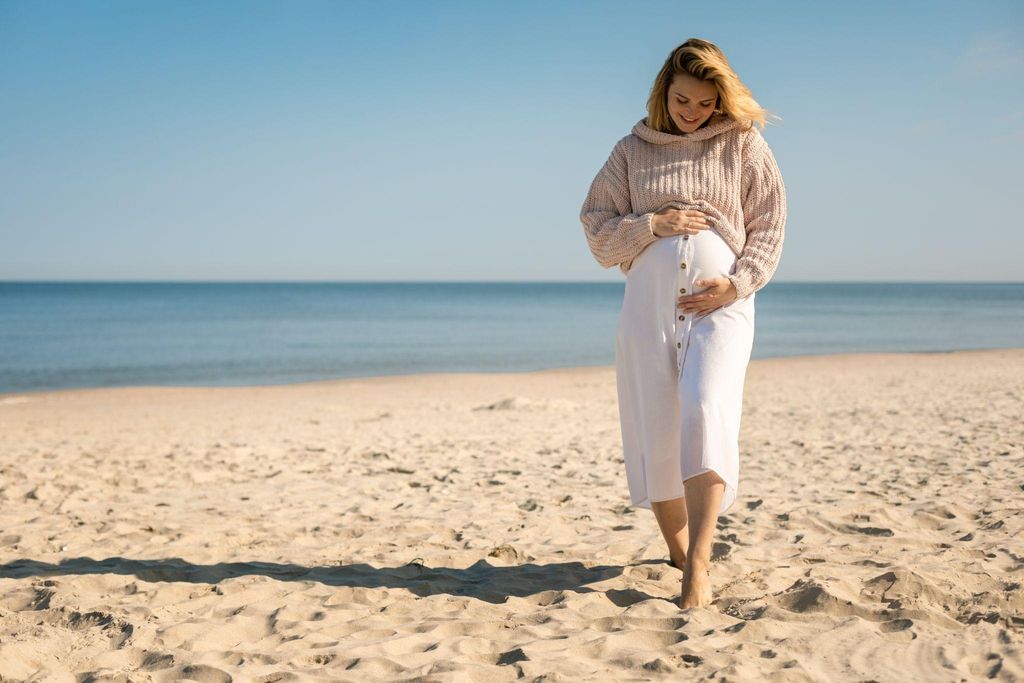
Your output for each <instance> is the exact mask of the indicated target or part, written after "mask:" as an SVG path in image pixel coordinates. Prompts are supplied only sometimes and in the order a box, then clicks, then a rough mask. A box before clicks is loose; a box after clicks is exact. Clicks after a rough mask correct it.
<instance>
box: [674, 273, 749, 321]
mask: <svg viewBox="0 0 1024 683" xmlns="http://www.w3.org/2000/svg"><path fill="white" fill-rule="evenodd" d="M693 284H694V286H695V287H707V289H706V290H704V291H703V292H701V293H700V294H690V295H688V296H680V297H679V299H678V302H679V303H678V306H677V308H679V309H680V310H681V311H683V312H686V313H693V314H696V315H698V316H701V315H707V314H708V313H711V312H712V311H714V310H716V309H718V308H721V307H722V306H725V305H727V304H730V303H732V302H733V301H735V300H736V287H735V286H733V284H732V281H731V280H729V278H727V277H715V278H710V279H708V280H695V281H694V283H693Z"/></svg>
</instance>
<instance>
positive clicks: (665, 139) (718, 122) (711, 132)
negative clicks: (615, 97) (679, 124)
mask: <svg viewBox="0 0 1024 683" xmlns="http://www.w3.org/2000/svg"><path fill="white" fill-rule="evenodd" d="M739 125H740V122H739V121H737V120H736V119H734V118H732V117H730V116H727V115H726V114H712V115H711V118H710V119H709V120H708V122H707V123H706V124H705V125H704V126H703V127H702V128H698V129H697V130H695V131H693V132H692V133H686V134H683V135H675V134H673V133H662V132H661V131H660V130H654V129H653V128H648V127H647V117H646V116H645V117H644V118H642V119H640V120H639V121H637V122H636V125H635V126H633V134H634V135H636V136H637V137H638V138H640V139H641V140H646V141H647V142H652V143H654V144H656V145H668V144H671V143H674V142H677V143H684V142H696V141H698V140H707V139H709V138H712V137H714V136H716V135H718V134H719V133H724V132H725V131H727V130H732V129H733V128H736V127H737V126H739Z"/></svg>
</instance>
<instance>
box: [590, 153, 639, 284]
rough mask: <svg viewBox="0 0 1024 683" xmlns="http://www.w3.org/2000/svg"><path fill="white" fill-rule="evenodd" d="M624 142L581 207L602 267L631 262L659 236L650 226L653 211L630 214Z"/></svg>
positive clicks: (611, 156)
mask: <svg viewBox="0 0 1024 683" xmlns="http://www.w3.org/2000/svg"><path fill="white" fill-rule="evenodd" d="M624 144H625V138H623V139H622V140H620V141H619V142H618V143H616V145H615V147H614V148H613V149H612V153H611V154H610V155H609V157H608V160H607V161H606V162H605V164H604V166H603V167H602V168H601V170H600V171H598V173H597V177H595V178H594V182H593V183H591V185H590V190H589V191H588V192H587V197H586V199H585V200H584V201H583V208H582V209H581V210H580V221H581V222H582V223H583V232H584V234H585V235H586V238H587V244H589V245H590V251H591V253H593V255H594V258H595V259H597V262H598V263H599V264H601V266H602V267H603V268H611V267H612V266H614V265H617V264H621V263H626V262H629V261H632V260H633V259H635V258H636V257H637V256H639V255H640V252H641V251H643V250H644V249H645V248H646V247H647V246H648V245H649V244H651V243H652V242H654V241H655V240H657V239H658V236H657V235H655V234H654V227H653V226H652V225H651V218H652V217H653V216H654V212H648V213H642V214H637V213H632V209H633V207H632V204H631V203H630V199H629V181H628V175H627V173H628V172H627V169H626V150H625V147H624Z"/></svg>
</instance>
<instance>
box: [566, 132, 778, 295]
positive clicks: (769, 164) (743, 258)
mask: <svg viewBox="0 0 1024 683" xmlns="http://www.w3.org/2000/svg"><path fill="white" fill-rule="evenodd" d="M667 205H672V206H675V207H676V208H681V209H687V208H692V209H699V210H701V211H704V212H706V213H708V214H710V215H711V216H713V217H714V218H715V220H716V222H715V229H716V230H717V231H718V233H719V234H720V235H721V236H722V238H723V239H724V240H725V242H726V244H728V245H729V248H730V249H732V251H733V252H734V253H735V254H736V256H737V262H736V267H735V270H734V272H733V273H732V274H730V275H728V278H729V280H731V281H732V283H733V285H734V286H735V287H736V294H737V298H740V299H741V298H743V297H745V296H747V295H749V294H750V293H752V292H755V291H757V290H758V289H760V288H762V287H764V286H765V285H766V284H767V283H768V280H769V279H770V278H771V276H772V274H774V272H775V269H776V267H777V266H778V263H779V258H780V257H781V255H782V242H783V234H784V228H785V224H786V190H785V185H784V184H783V182H782V174H781V172H780V171H779V167H778V165H777V164H776V163H775V156H774V155H773V154H772V151H771V149H770V148H769V147H768V143H767V142H766V141H765V139H764V137H762V135H761V132H760V131H759V130H758V129H757V128H754V127H751V128H750V129H749V130H746V131H744V130H742V128H741V126H740V123H739V121H737V120H735V119H732V118H730V117H728V116H726V115H724V114H712V116H711V118H710V119H709V120H708V122H707V123H706V124H705V125H704V126H702V127H701V128H698V129H697V130H695V131H693V132H692V133H687V134H684V135H673V134H670V133H662V132H660V131H656V130H653V129H651V128H648V127H647V119H646V118H643V119H641V120H640V121H638V122H637V124H636V125H635V126H633V131H632V132H631V133H630V134H629V135H626V136H625V137H623V138H622V139H620V140H619V141H618V142H617V143H615V146H614V147H613V148H612V152H611V154H610V155H609V157H608V160H607V161H606V162H605V164H604V166H603V167H602V168H601V170H600V171H598V173H597V176H596V177H595V178H594V181H593V183H591V186H590V190H589V192H588V193H587V197H586V199H585V200H584V202H583V208H582V210H581V211H580V220H581V221H582V223H583V229H584V233H585V235H586V238H587V243H588V244H589V246H590V251H591V252H592V253H593V255H594V258H595V259H596V260H597V262H598V263H599V264H600V265H601V266H602V267H604V268H610V267H612V266H614V265H618V266H619V269H620V270H621V271H622V273H623V274H626V273H628V272H629V268H630V266H631V265H632V263H633V261H634V259H636V257H637V256H639V255H640V252H642V251H643V250H644V249H645V248H646V247H647V246H648V245H650V244H652V243H653V242H654V241H655V240H657V239H659V237H658V236H657V235H655V234H654V229H653V227H652V225H651V218H652V217H653V215H654V213H655V212H656V211H658V210H659V209H661V208H663V207H665V206H667Z"/></svg>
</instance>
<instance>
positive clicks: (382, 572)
mask: <svg viewBox="0 0 1024 683" xmlns="http://www.w3.org/2000/svg"><path fill="white" fill-rule="evenodd" d="M664 564H666V562H664V561H662V560H644V561H640V562H637V563H634V564H631V565H626V566H637V565H664ZM624 569H625V567H624V566H622V565H596V566H590V567H588V566H585V565H584V564H583V563H581V562H558V563H551V564H532V563H527V564H519V565H514V566H507V567H506V566H495V565H492V564H490V563H489V562H487V561H486V560H483V559H481V560H478V561H477V562H476V563H474V564H472V565H471V566H469V567H466V568H463V569H457V568H450V567H427V566H426V565H424V564H422V563H420V562H416V561H413V562H409V563H407V564H404V565H401V566H397V567H374V566H373V565H370V564H364V563H352V564H339V565H335V566H314V567H304V566H301V565H296V564H280V563H276V562H260V561H252V562H218V563H216V564H208V565H204V564H193V563H191V562H188V561H186V560H183V559H181V558H178V557H171V558H164V559H155V560H153V559H148V560H132V559H128V558H124V557H109V558H106V559H103V560H97V559H93V558H91V557H72V558H67V559H63V560H61V561H60V562H59V563H57V564H53V563H49V562H40V561H37V560H31V559H19V560H13V561H11V562H8V563H6V564H0V578H7V579H22V578H27V577H33V576H36V577H53V576H60V575H69V576H70V575H81V574H123V575H134V576H135V577H136V578H138V579H140V580H142V581H148V582H158V581H183V582H191V583H203V584H210V585H211V586H213V587H216V586H217V584H218V583H220V582H221V581H224V580H225V579H232V578H237V577H241V576H251V575H256V576H267V577H270V578H272V579H276V580H278V581H315V582H318V583H322V584H324V585H327V586H349V587H361V588H405V589H407V590H409V591H410V592H412V593H414V594H415V595H418V596H420V597H425V596H429V595H439V594H448V595H458V596H464V597H470V598H476V599H477V600H482V601H484V602H489V603H495V604H500V603H503V602H505V601H506V600H507V599H508V598H509V597H512V596H514V597H527V596H535V597H536V598H537V603H538V604H540V605H547V604H555V603H558V602H562V601H563V600H564V599H565V595H564V593H563V591H573V592H576V593H594V592H603V593H604V594H605V595H606V596H607V597H608V599H609V600H610V601H611V602H612V603H614V604H615V605H616V606H619V607H625V606H628V605H632V604H634V603H637V602H641V601H643V600H650V599H662V598H661V597H660V596H654V595H649V594H647V593H644V592H642V591H638V590H634V589H626V590H606V589H600V588H598V589H594V588H590V587H589V586H591V585H592V584H596V583H599V582H601V581H605V580H607V579H611V578H615V577H616V576H619V575H621V574H622V573H623V571H624ZM664 599H671V598H664ZM38 608H39V607H37V609H38Z"/></svg>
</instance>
